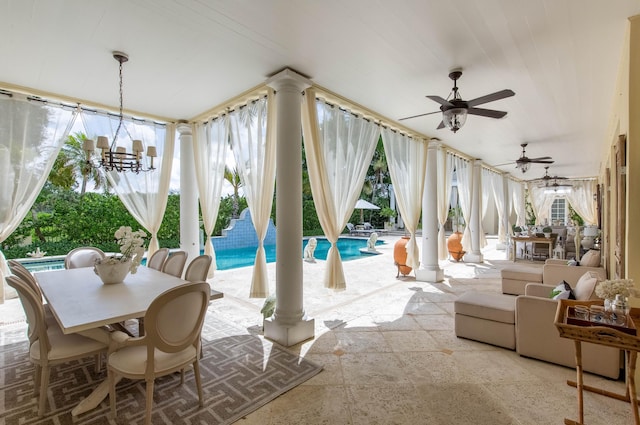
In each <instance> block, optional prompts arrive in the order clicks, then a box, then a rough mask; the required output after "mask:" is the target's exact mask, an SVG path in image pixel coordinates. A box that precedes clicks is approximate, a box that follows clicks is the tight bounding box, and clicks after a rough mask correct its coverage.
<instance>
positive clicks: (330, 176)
mask: <svg viewBox="0 0 640 425" xmlns="http://www.w3.org/2000/svg"><path fill="white" fill-rule="evenodd" d="M304 102H305V103H304V106H303V108H302V129H303V134H304V148H305V154H306V156H307V167H308V170H309V182H310V184H311V192H312V193H313V202H314V204H315V206H316V211H317V213H318V219H319V221H320V225H321V226H322V230H323V231H324V234H325V236H326V237H327V239H328V240H329V242H330V243H331V248H329V252H328V253H327V262H326V268H325V276H324V285H325V287H327V288H331V289H334V290H344V289H345V288H346V282H345V278H344V271H343V269H342V260H341V258H340V252H339V251H338V247H337V246H336V242H337V241H338V237H339V236H340V233H341V232H342V230H343V229H344V227H345V226H346V225H347V221H348V220H349V217H350V216H351V213H352V212H353V209H354V207H355V204H356V201H357V200H358V195H359V194H360V191H361V190H362V185H363V184H364V178H365V175H366V173H367V169H368V167H369V164H370V163H371V158H373V153H374V151H375V148H376V144H377V141H378V137H379V136H380V129H379V127H378V126H377V125H376V124H374V123H372V122H370V121H368V120H365V119H364V118H362V117H359V116H355V115H354V114H352V113H351V112H349V111H345V110H343V109H341V108H339V107H337V106H332V105H329V104H327V103H326V102H324V101H322V100H316V93H315V90H313V89H312V88H311V89H307V90H306V94H305V99H304ZM394 188H395V190H396V191H398V189H399V188H398V187H397V186H394Z"/></svg>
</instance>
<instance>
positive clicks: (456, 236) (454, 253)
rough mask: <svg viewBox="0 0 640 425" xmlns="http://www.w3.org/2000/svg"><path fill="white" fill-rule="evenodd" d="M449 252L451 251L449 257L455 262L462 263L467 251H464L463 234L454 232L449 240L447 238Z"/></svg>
mask: <svg viewBox="0 0 640 425" xmlns="http://www.w3.org/2000/svg"><path fill="white" fill-rule="evenodd" d="M447 250H448V251H449V255H451V258H453V259H454V260H455V261H460V260H461V259H462V257H463V256H464V254H466V252H465V251H463V250H462V233H461V232H453V233H452V234H451V235H450V236H449V238H447Z"/></svg>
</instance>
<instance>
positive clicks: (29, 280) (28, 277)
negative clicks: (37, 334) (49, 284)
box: [7, 260, 58, 325]
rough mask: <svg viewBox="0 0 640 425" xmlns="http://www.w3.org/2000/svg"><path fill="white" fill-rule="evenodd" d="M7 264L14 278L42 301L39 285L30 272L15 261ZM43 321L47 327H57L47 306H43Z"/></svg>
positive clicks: (9, 261)
mask: <svg viewBox="0 0 640 425" xmlns="http://www.w3.org/2000/svg"><path fill="white" fill-rule="evenodd" d="M7 264H8V265H9V270H11V273H12V274H13V275H15V276H17V277H18V278H19V279H21V280H22V282H24V283H25V284H27V285H28V286H29V288H31V290H33V292H34V293H35V294H36V296H37V297H38V298H39V299H40V300H41V301H42V300H43V299H44V297H43V296H42V290H41V289H40V285H38V282H36V279H35V278H34V277H33V275H32V274H31V272H30V271H29V270H28V269H27V268H26V267H25V266H23V265H22V264H20V263H19V262H18V261H16V260H8V261H7ZM44 319H45V322H46V323H47V324H48V325H57V323H58V322H57V321H56V318H55V316H54V315H53V313H52V312H51V309H50V308H49V305H48V304H44Z"/></svg>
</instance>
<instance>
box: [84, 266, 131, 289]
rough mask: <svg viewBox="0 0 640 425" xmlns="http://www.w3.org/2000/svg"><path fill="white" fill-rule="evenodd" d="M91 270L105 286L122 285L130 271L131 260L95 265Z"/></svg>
mask: <svg viewBox="0 0 640 425" xmlns="http://www.w3.org/2000/svg"><path fill="white" fill-rule="evenodd" d="M93 269H94V271H95V272H96V274H97V275H98V276H99V277H100V280H102V283H104V284H105V285H111V284H113V283H122V282H123V281H124V278H125V277H127V275H128V274H129V270H130V269H131V260H127V261H122V262H121V261H115V262H113V261H106V262H103V263H96V265H95V266H94V267H93Z"/></svg>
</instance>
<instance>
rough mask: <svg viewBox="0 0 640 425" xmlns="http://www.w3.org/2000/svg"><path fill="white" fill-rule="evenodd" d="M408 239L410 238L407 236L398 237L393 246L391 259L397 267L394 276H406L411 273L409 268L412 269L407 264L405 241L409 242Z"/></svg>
mask: <svg viewBox="0 0 640 425" xmlns="http://www.w3.org/2000/svg"><path fill="white" fill-rule="evenodd" d="M409 239H411V238H410V237H409V236H403V237H402V238H400V239H398V242H396V244H395V245H394V246H393V261H394V264H395V265H396V266H397V267H398V274H396V277H399V276H400V274H402V275H403V276H406V275H408V274H409V273H411V270H413V269H412V268H411V267H409V266H407V242H409Z"/></svg>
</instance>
